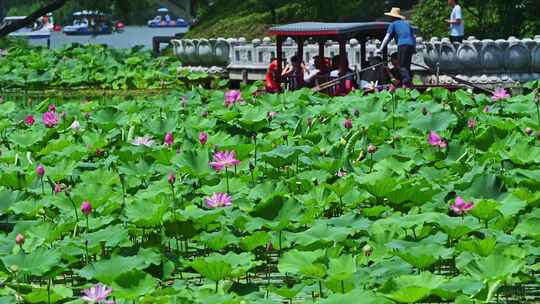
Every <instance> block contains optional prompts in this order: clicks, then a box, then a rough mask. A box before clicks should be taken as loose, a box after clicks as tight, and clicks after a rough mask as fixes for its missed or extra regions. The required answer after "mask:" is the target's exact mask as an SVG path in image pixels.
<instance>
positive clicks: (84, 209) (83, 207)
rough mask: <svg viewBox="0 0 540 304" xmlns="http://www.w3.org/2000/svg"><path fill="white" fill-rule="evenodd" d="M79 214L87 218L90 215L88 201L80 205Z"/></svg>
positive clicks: (90, 209) (90, 207)
mask: <svg viewBox="0 0 540 304" xmlns="http://www.w3.org/2000/svg"><path fill="white" fill-rule="evenodd" d="M81 212H82V213H83V214H84V215H86V216H88V215H90V213H92V205H91V204H90V202H89V201H84V202H83V203H82V205H81Z"/></svg>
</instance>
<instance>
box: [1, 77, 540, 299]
mask: <svg viewBox="0 0 540 304" xmlns="http://www.w3.org/2000/svg"><path fill="white" fill-rule="evenodd" d="M531 86H532V87H533V88H534V86H538V84H533V85H531ZM254 90H255V88H253V87H247V88H245V89H244V90H243V91H242V92H236V91H231V92H225V91H220V90H205V89H201V88H194V89H192V90H185V91H170V92H168V93H158V94H154V95H151V96H136V97H126V96H124V97H118V96H117V97H114V96H108V97H65V96H64V97H63V96H60V95H54V94H51V95H50V96H45V97H39V98H36V97H33V98H31V99H30V98H26V97H21V96H20V95H5V96H4V97H3V100H2V103H1V104H0V135H1V142H0V152H1V154H0V170H1V171H0V216H1V223H0V225H1V227H2V228H1V230H0V302H2V303H15V302H19V303H23V302H24V303H84V302H90V303H111V302H113V301H114V302H115V303H205V304H208V303H257V304H259V303H289V302H290V303H321V304H330V303H340V304H349V303H350V304H357V303H443V302H448V303H463V304H465V303H538V301H539V299H540V295H539V292H540V291H539V289H540V288H539V283H540V275H539V273H540V246H539V245H540V208H538V207H539V206H540V191H539V190H540V132H539V131H540V116H539V114H540V113H539V112H538V102H539V100H538V96H537V95H536V94H535V93H527V94H525V95H517V96H506V95H505V94H501V92H499V94H498V95H497V96H496V98H492V97H491V96H485V95H481V94H480V95H477V94H472V93H470V92H467V91H457V92H455V93H451V92H448V91H446V90H443V89H434V90H431V91H428V92H425V93H420V92H417V91H410V90H398V91H396V92H395V93H389V92H379V93H376V94H371V95H367V96H362V95H361V93H356V94H354V95H351V96H347V97H339V98H328V97H324V96H322V95H317V94H313V93H311V92H309V91H307V90H304V91H298V92H288V93H285V94H282V95H261V96H257V97H253V95H252V93H253V92H254ZM494 99H497V100H496V101H494Z"/></svg>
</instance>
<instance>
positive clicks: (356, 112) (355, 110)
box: [353, 109, 360, 117]
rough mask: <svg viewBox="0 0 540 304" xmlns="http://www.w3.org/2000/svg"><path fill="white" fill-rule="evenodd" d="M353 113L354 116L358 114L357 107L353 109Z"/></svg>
mask: <svg viewBox="0 0 540 304" xmlns="http://www.w3.org/2000/svg"><path fill="white" fill-rule="evenodd" d="M353 115H354V116H355V117H358V116H360V111H358V109H354V111H353Z"/></svg>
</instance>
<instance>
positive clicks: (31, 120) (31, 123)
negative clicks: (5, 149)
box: [24, 115, 36, 126]
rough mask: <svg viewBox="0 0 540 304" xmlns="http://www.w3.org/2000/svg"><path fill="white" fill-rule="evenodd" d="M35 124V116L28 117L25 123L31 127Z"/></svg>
mask: <svg viewBox="0 0 540 304" xmlns="http://www.w3.org/2000/svg"><path fill="white" fill-rule="evenodd" d="M35 122H36V120H35V119H34V116H33V115H28V116H26V118H25V119H24V123H25V124H26V125H27V126H31V125H33V124H34V123H35Z"/></svg>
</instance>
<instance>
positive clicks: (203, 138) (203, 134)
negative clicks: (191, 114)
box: [199, 132, 208, 145]
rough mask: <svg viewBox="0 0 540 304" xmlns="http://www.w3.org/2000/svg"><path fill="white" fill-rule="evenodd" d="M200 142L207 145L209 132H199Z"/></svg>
mask: <svg viewBox="0 0 540 304" xmlns="http://www.w3.org/2000/svg"><path fill="white" fill-rule="evenodd" d="M199 142H200V143H201V145H205V144H206V143H207V142H208V134H206V132H201V133H199Z"/></svg>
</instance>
